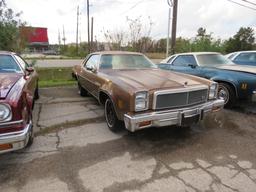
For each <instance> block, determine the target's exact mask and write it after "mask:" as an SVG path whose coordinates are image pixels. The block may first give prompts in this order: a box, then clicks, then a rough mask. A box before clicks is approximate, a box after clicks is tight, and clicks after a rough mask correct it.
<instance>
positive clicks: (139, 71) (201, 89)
mask: <svg viewBox="0 0 256 192" xmlns="http://www.w3.org/2000/svg"><path fill="white" fill-rule="evenodd" d="M73 73H74V74H73V75H74V76H75V77H76V79H77V81H78V88H79V93H80V95H81V96H86V95H87V94H88V93H90V94H91V95H93V96H94V97H95V98H96V99H97V100H98V101H99V102H100V103H101V104H103V105H104V106H105V118H106V122H107V125H108V127H109V129H110V130H112V131H117V130H118V129H119V128H120V127H121V126H123V123H122V122H124V123H125V127H126V129H128V130H129V131H132V132H133V131H136V130H139V129H144V128H148V127H162V126H169V125H178V126H189V125H191V124H192V123H196V122H198V121H200V120H202V119H203V117H204V116H205V114H206V113H209V112H214V111H218V110H220V109H221V108H222V107H223V105H224V101H223V100H221V99H217V98H216V95H217V90H218V84H217V83H215V82H213V81H209V80H206V79H202V78H199V77H195V76H191V75H185V74H181V73H175V72H168V71H164V70H161V69H157V67H156V66H155V65H154V64H153V63H152V62H151V61H150V60H149V59H148V58H147V57H146V56H144V55H143V54H140V53H133V52H96V53H92V54H90V55H89V56H88V57H87V58H86V59H85V60H84V61H83V62H82V64H81V65H77V66H75V67H74V70H73Z"/></svg>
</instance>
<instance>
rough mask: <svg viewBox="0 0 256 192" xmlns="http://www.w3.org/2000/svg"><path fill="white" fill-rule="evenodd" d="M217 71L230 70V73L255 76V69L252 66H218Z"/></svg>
mask: <svg viewBox="0 0 256 192" xmlns="http://www.w3.org/2000/svg"><path fill="white" fill-rule="evenodd" d="M217 68H219V69H225V70H231V71H239V72H245V73H252V74H256V67H254V66H247V65H242V66H241V65H235V64H232V65H222V66H218V67H217Z"/></svg>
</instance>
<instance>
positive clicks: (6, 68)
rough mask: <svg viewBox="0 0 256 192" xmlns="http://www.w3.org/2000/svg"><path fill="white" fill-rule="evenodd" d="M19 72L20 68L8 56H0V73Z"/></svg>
mask: <svg viewBox="0 0 256 192" xmlns="http://www.w3.org/2000/svg"><path fill="white" fill-rule="evenodd" d="M18 72H21V69H20V66H19V65H18V64H17V63H16V61H15V60H14V59H13V57H12V56H10V55H0V73H18Z"/></svg>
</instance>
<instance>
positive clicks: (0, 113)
mask: <svg viewBox="0 0 256 192" xmlns="http://www.w3.org/2000/svg"><path fill="white" fill-rule="evenodd" d="M11 118H12V112H11V107H10V106H9V105H7V104H0V121H8V120H11Z"/></svg>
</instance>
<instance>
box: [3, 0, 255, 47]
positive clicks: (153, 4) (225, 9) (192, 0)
mask: <svg viewBox="0 0 256 192" xmlns="http://www.w3.org/2000/svg"><path fill="white" fill-rule="evenodd" d="M233 1H236V2H239V3H241V4H244V5H248V6H250V7H254V8H255V9H256V5H253V4H248V3H246V2H245V1H243V0H233ZM248 1H250V2H252V3H255V4H256V0H248ZM6 2H7V5H8V7H10V8H12V9H14V10H15V11H16V12H19V11H22V12H23V14H22V16H21V18H22V20H24V21H26V22H27V23H28V25H31V26H35V27H47V28H48V36H49V41H50V43H57V42H58V30H60V31H61V35H62V26H63V25H64V27H65V33H66V38H67V42H75V39H76V35H75V34H76V10H77V6H78V5H79V6H80V30H79V34H80V35H79V36H80V38H79V39H81V40H82V41H86V40H87V28H86V25H87V20H86V0H22V1H17V0H6ZM90 13H91V16H93V17H94V21H95V22H94V27H95V28H94V34H95V35H96V37H97V39H98V40H103V39H104V38H103V32H102V31H103V29H105V31H106V30H110V31H116V30H117V31H118V30H126V29H127V23H126V17H127V16H128V17H130V18H133V19H135V18H137V17H139V16H141V19H142V20H143V22H144V24H145V25H146V24H148V17H150V18H151V20H152V21H153V23H154V24H153V27H152V32H151V36H152V37H153V38H154V39H160V38H161V37H166V34H167V20H168V19H167V18H168V6H167V0H90ZM242 26H243V27H253V28H254V29H256V10H251V9H248V8H245V7H242V6H239V5H236V4H234V3H231V2H230V1H228V0H179V5H178V26H177V36H182V37H187V38H191V37H193V36H195V34H196V31H197V29H198V28H199V27H204V28H206V29H207V31H208V32H212V33H213V35H214V37H216V38H219V37H220V38H224V39H225V38H228V37H230V36H233V35H234V34H235V33H236V32H237V31H238V29H239V28H240V27H242Z"/></svg>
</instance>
